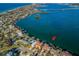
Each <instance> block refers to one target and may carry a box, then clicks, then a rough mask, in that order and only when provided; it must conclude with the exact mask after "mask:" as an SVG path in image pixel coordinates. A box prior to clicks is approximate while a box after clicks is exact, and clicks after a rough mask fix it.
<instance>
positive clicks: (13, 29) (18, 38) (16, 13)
mask: <svg viewBox="0 0 79 59" xmlns="http://www.w3.org/2000/svg"><path fill="white" fill-rule="evenodd" d="M35 6H36V5H29V6H25V7H20V8H18V9H15V10H14V9H13V10H11V11H9V12H8V15H6V13H7V12H6V13H4V14H2V16H1V17H2V18H4V17H5V18H4V19H6V21H9V20H10V21H11V22H10V23H9V25H7V26H10V28H9V30H8V28H7V26H3V25H2V27H3V28H2V29H4V28H5V27H6V28H7V30H8V31H9V32H8V31H7V30H6V29H4V31H2V32H3V33H4V32H8V34H7V33H6V36H5V35H4V34H3V35H4V37H5V39H4V40H2V41H4V42H5V43H2V42H1V43H2V44H3V48H4V47H5V46H6V45H5V44H7V43H8V45H7V46H6V48H7V49H8V46H10V45H11V46H13V45H16V46H19V47H20V49H21V53H20V55H29V56H31V55H32V56H34V55H38V56H40V55H42V56H43V55H44V56H45V55H49V56H52V55H54V56H56V55H57V56H59V55H60V56H65V55H67V56H68V55H70V56H71V54H70V53H69V52H67V51H62V49H59V48H58V49H57V50H55V49H54V48H53V47H50V46H49V44H47V43H43V42H40V40H39V38H36V39H35V38H33V37H30V36H28V35H26V33H25V32H23V31H22V29H21V28H19V27H18V26H16V25H15V24H14V23H15V22H16V21H17V20H20V19H22V18H25V17H27V16H28V15H32V14H35V13H38V12H40V11H39V10H36V9H34V8H33V7H35ZM21 8H22V9H21ZM25 11H27V12H25ZM10 14H11V15H10ZM1 17H0V18H1ZM7 18H8V19H7ZM9 18H10V19H9ZM4 19H1V20H0V21H2V22H3V23H4V25H5V23H7V22H6V21H5V20H4ZM1 35H2V34H1ZM12 35H14V36H12ZM7 36H8V37H9V39H11V42H9V41H10V40H9V41H5V40H6V37H7ZM8 37H7V39H8ZM13 37H15V39H14V38H13ZM1 38H3V37H1ZM33 39H34V42H36V43H35V44H34V45H33V47H32V44H33V43H34V42H33V43H30V42H31V41H33ZM12 40H15V42H14V43H15V44H14V43H13V41H12ZM30 40H31V41H30ZM26 41H27V43H26ZM6 42H7V43H6ZM28 42H29V43H28ZM12 43H13V44H12ZM18 44H19V45H18ZM11 46H10V47H11ZM52 46H53V45H52ZM30 47H31V48H30ZM46 48H47V49H46ZM55 48H56V47H55ZM30 49H31V50H30ZM9 50H10V49H9ZM26 50H27V51H26ZM32 50H33V51H32ZM1 51H2V50H1ZM4 51H6V50H4ZM4 51H3V53H4ZM46 51H47V52H46ZM25 52H27V53H25ZM39 52H40V53H39ZM0 53H1V52H0ZM24 53H25V54H24ZM48 53H49V54H48Z"/></svg>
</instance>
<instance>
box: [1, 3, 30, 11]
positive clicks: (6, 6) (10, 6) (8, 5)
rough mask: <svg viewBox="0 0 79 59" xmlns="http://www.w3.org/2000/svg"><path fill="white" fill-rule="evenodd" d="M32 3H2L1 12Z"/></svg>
mask: <svg viewBox="0 0 79 59" xmlns="http://www.w3.org/2000/svg"><path fill="white" fill-rule="evenodd" d="M29 4H30V3H28V4H26V3H0V12H4V11H8V10H12V9H15V8H18V7H21V6H24V5H29Z"/></svg>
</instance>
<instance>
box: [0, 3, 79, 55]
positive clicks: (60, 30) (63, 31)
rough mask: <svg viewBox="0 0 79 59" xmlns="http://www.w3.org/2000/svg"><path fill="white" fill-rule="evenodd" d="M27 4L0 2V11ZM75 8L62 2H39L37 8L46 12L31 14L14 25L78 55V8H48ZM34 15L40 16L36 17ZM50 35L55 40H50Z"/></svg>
mask: <svg viewBox="0 0 79 59" xmlns="http://www.w3.org/2000/svg"><path fill="white" fill-rule="evenodd" d="M24 5H28V4H0V12H4V11H7V10H10V9H14V8H17V7H20V6H24ZM44 5H45V6H44ZM63 8H75V7H71V6H68V5H63V4H41V7H39V8H38V9H40V10H42V9H46V10H43V11H47V12H49V13H47V14H33V15H31V16H28V17H26V18H25V19H22V20H20V21H17V23H16V25H17V26H19V27H21V28H22V29H24V30H26V31H27V32H28V33H29V35H33V36H35V37H38V38H40V40H43V41H46V42H49V43H52V44H55V45H56V46H59V47H61V48H63V49H67V50H68V51H71V52H74V53H76V54H78V55H79V9H74V10H63V11H57V10H54V11H52V10H50V9H63ZM36 15H39V16H40V18H39V19H36V18H35V17H36ZM52 36H56V37H57V38H56V40H55V41H52V40H51V38H52Z"/></svg>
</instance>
